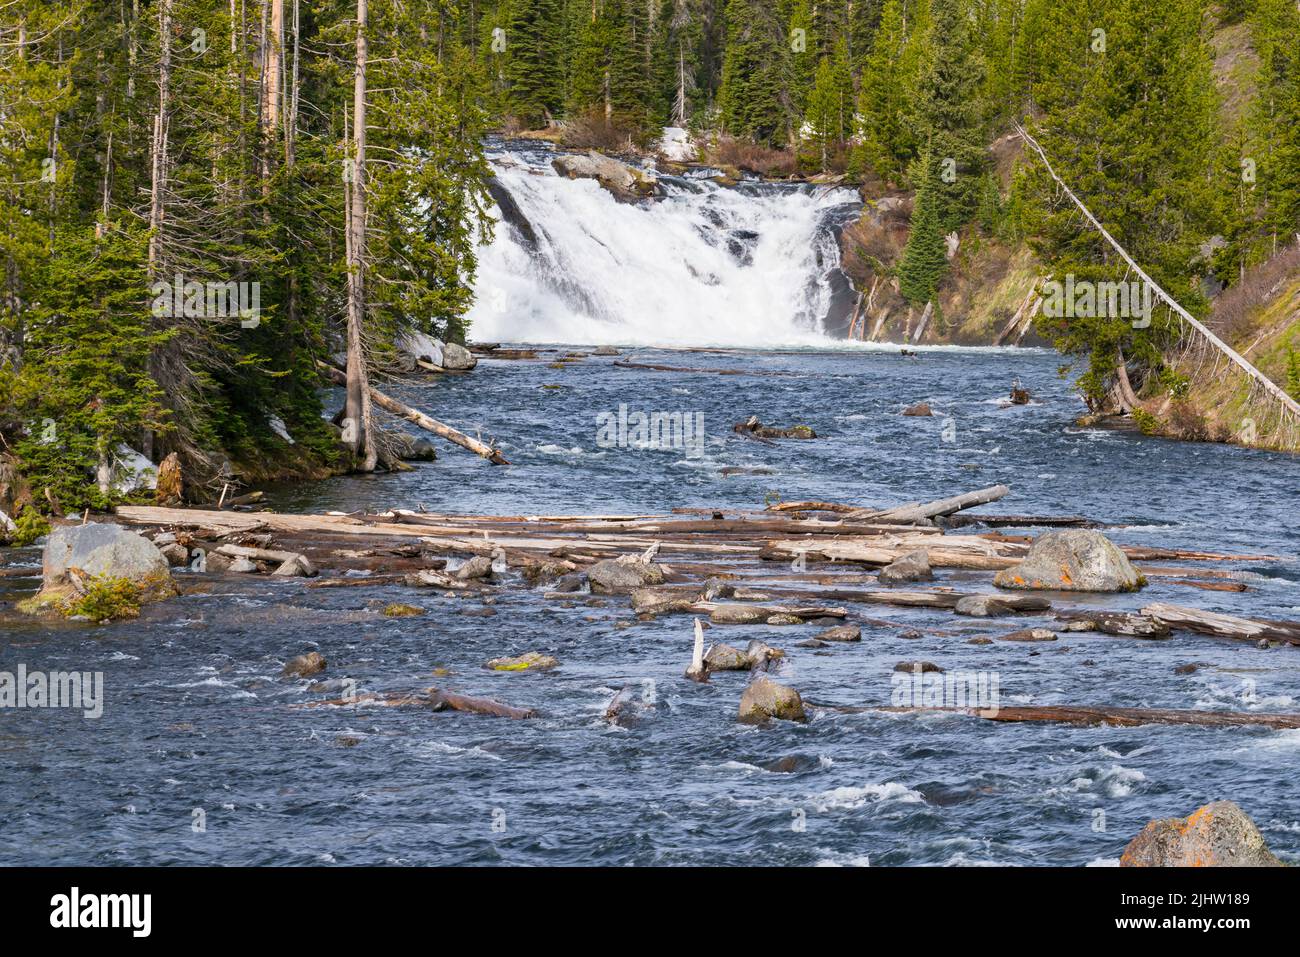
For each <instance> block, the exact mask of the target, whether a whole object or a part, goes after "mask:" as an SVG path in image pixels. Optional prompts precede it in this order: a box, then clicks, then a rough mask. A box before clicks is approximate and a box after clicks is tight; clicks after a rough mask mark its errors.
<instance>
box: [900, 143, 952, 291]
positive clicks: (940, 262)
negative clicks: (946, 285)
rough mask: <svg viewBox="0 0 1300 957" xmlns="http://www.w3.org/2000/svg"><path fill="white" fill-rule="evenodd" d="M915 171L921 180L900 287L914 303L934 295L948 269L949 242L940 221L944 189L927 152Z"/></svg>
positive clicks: (914, 178) (918, 182)
mask: <svg viewBox="0 0 1300 957" xmlns="http://www.w3.org/2000/svg"><path fill="white" fill-rule="evenodd" d="M913 166H914V168H913V170H912V172H911V178H912V181H913V182H915V183H916V184H917V190H916V199H915V201H914V204H913V206H912V226H911V231H910V232H909V233H908V236H907V245H906V246H905V247H904V248H903V255H902V258H901V259H900V260H899V262H898V291H899V292H900V293H901V294H902V296H903V298H904V299H906V300H907V301H908V302H909V303H911V304H912V305H921V304H923V303H926V302H929V301H931V300H932V299H933V298H934V293H935V290H936V289H937V288H938V286H939V281H940V280H941V279H943V276H944V273H945V272H947V270H948V256H947V244H946V243H945V242H944V238H943V230H942V228H941V226H940V222H939V206H940V203H941V197H942V191H941V189H940V183H939V182H938V180H937V177H936V176H935V174H934V169H933V162H932V161H931V158H930V157H929V156H928V155H924V156H922V157H921V159H919V160H918V161H917V162H916V163H915V164H913Z"/></svg>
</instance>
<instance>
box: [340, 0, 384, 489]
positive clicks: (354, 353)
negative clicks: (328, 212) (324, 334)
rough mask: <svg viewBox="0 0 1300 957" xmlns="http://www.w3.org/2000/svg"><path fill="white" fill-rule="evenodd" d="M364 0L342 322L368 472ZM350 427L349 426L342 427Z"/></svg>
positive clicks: (348, 408) (356, 428) (358, 441)
mask: <svg viewBox="0 0 1300 957" xmlns="http://www.w3.org/2000/svg"><path fill="white" fill-rule="evenodd" d="M366 14H367V9H366V0H357V65H356V71H355V74H354V77H353V84H352V140H353V148H354V150H355V153H354V156H353V162H352V167H351V170H350V175H349V176H348V177H347V179H348V181H349V182H348V186H349V190H348V193H349V195H348V222H347V230H348V328H347V357H348V368H347V387H346V390H347V400H346V402H345V403H344V406H343V409H344V419H345V423H346V425H345V432H344V438H345V441H346V442H347V444H348V446H349V448H350V449H351V450H352V454H353V456H354V458H356V459H359V460H360V461H359V463H358V464H359V467H360V468H361V470H362V471H365V472H373V471H374V470H375V466H376V465H377V464H378V461H379V456H378V453H377V450H376V449H375V442H374V423H373V420H372V410H371V405H370V402H371V400H370V382H369V376H368V375H367V373H366V354H365V343H364V341H363V339H362V328H363V326H364V322H365V312H366V298H365V296H366V291H365V259H366ZM348 430H350V432H349V431H348Z"/></svg>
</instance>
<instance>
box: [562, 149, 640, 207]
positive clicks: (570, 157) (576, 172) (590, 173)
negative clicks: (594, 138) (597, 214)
mask: <svg viewBox="0 0 1300 957" xmlns="http://www.w3.org/2000/svg"><path fill="white" fill-rule="evenodd" d="M551 165H552V166H553V167H555V171H556V172H557V173H559V174H560V175H561V176H567V177H568V178H569V179H594V180H596V182H598V183H600V185H601V186H603V187H604V188H605V189H607V190H609V192H610V193H612V194H613V195H614V198H615V199H617V200H619V201H620V202H624V203H634V202H636V201H637V200H641V199H645V198H646V197H649V196H654V195H655V194H657V193H658V192H659V181H658V179H656V178H655V175H654V174H653V173H648V172H646V171H645V170H641V169H637V168H636V167H634V166H628V165H627V164H626V163H622V162H620V161H618V160H616V159H614V158H613V157H610V156H602V155H601V154H600V153H597V152H596V151H595V150H592V151H591V152H589V153H587V154H585V155H583V154H579V153H566V154H564V155H563V156H557V157H555V159H553V160H552V161H551Z"/></svg>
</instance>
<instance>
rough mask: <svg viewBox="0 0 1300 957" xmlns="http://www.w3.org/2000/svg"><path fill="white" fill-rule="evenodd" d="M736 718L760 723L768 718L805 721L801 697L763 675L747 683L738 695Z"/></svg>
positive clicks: (792, 690)
mask: <svg viewBox="0 0 1300 957" xmlns="http://www.w3.org/2000/svg"><path fill="white" fill-rule="evenodd" d="M736 718H737V720H739V721H741V722H743V723H745V724H762V723H764V722H765V721H767V720H768V719H770V718H780V719H781V720H783V721H807V720H808V716H807V715H806V714H804V710H803V699H802V698H801V697H799V692H797V691H795V690H794V689H793V688H791V687H789V686H788V685H783V684H778V683H777V682H775V681H773V680H772V679H771V678H768V677H766V676H765V675H760V676H758V677H757V678H755V679H754V680H753V681H751V682H750V683H749V685H748V686H747V687H746V688H745V693H744V694H742V695H741V696H740V710H739V712H738V713H737V715H736Z"/></svg>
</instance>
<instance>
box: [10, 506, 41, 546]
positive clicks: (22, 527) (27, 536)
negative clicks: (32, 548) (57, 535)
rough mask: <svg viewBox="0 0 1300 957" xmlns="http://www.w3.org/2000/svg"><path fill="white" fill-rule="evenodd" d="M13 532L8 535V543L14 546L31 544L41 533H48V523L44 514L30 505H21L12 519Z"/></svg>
mask: <svg viewBox="0 0 1300 957" xmlns="http://www.w3.org/2000/svg"><path fill="white" fill-rule="evenodd" d="M14 525H15V526H16V527H15V529H14V533H13V534H12V535H10V536H9V544H10V545H13V546H14V547H15V548H21V547H22V546H24V545H31V544H32V543H34V542H35V541H36V540H37V539H38V538H40V537H41V536H42V535H48V534H50V523H49V522H47V521H46V520H45V516H44V515H42V514H41V513H40V512H38V511H36V509H34V508H32V507H31V506H30V505H26V506H24V507H23V509H22V511H20V512H19V513H18V517H17V519H16V520H15V521H14Z"/></svg>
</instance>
